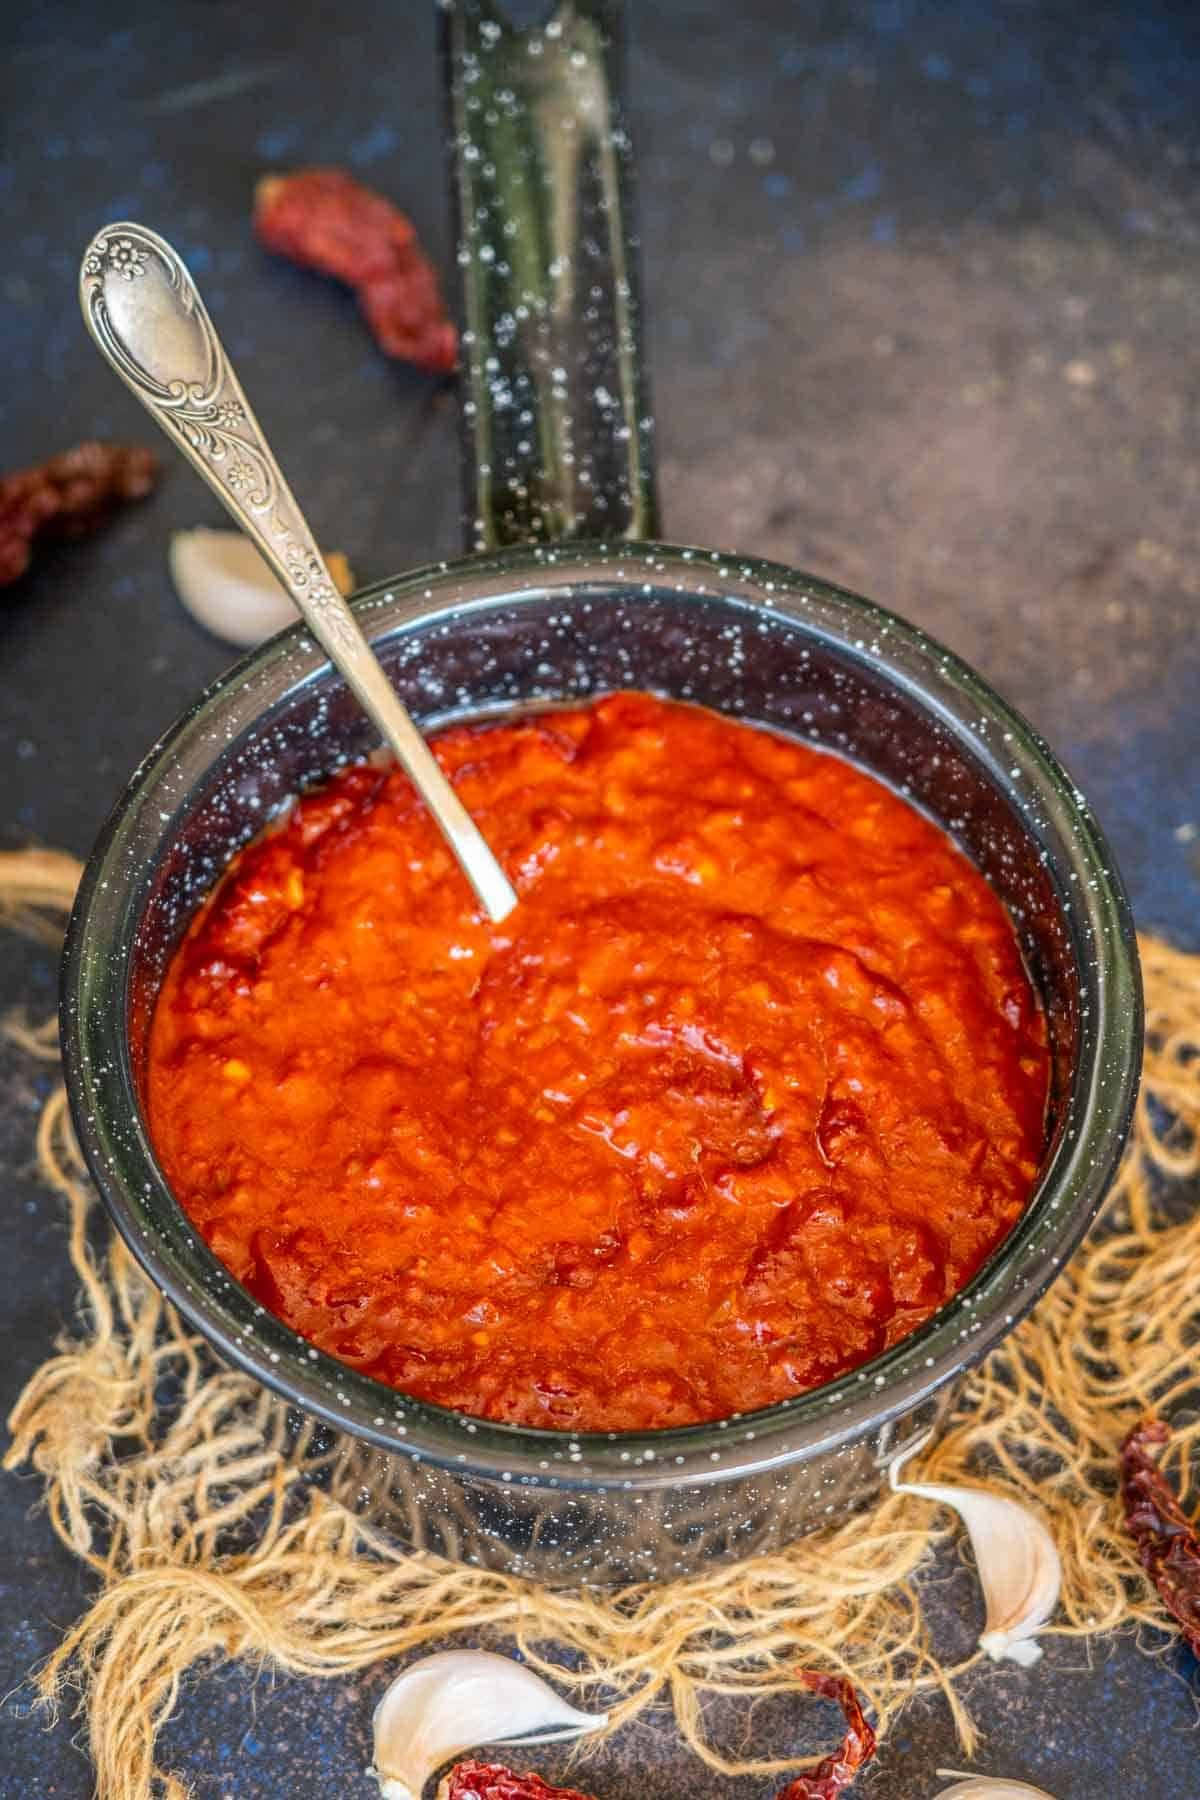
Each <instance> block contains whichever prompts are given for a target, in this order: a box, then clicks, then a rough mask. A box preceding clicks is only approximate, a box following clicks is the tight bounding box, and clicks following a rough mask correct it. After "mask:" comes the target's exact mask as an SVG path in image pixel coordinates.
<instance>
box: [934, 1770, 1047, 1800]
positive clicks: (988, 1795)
mask: <svg viewBox="0 0 1200 1800" xmlns="http://www.w3.org/2000/svg"><path fill="white" fill-rule="evenodd" d="M938 1775H939V1776H940V1777H941V1778H942V1779H943V1780H944V1779H945V1778H946V1777H947V1776H954V1775H960V1772H959V1770H958V1769H939V1770H938ZM934 1800H1054V1795H1053V1794H1048V1793H1047V1792H1046V1790H1045V1788H1039V1787H1030V1785H1029V1783H1028V1782H1027V1781H1006V1780H1005V1779H1004V1777H1003V1776H997V1775H960V1778H959V1779H958V1780H957V1781H956V1782H955V1783H954V1786H953V1787H948V1788H942V1790H941V1792H940V1793H938V1794H936V1795H935V1796H934Z"/></svg>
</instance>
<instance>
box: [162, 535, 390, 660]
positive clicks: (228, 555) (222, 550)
mask: <svg viewBox="0 0 1200 1800" xmlns="http://www.w3.org/2000/svg"><path fill="white" fill-rule="evenodd" d="M167 562H168V566H169V568H170V571H171V580H172V581H173V582H174V584H175V592H176V593H177V594H178V595H179V598H180V600H181V601H182V602H183V605H184V607H185V608H186V609H187V611H188V612H190V613H191V615H192V617H193V618H194V619H196V620H197V621H198V622H199V623H200V624H201V625H203V626H204V627H205V629H206V630H208V631H211V632H212V633H213V634H214V636H216V637H219V638H224V639H225V641H226V642H227V643H230V644H238V645H240V646H241V647H242V648H249V646H251V645H252V644H261V643H262V641H263V639H264V638H268V637H272V636H273V635H274V634H275V632H277V631H282V630H283V628H284V626H285V625H294V624H295V622H296V620H297V619H298V618H299V616H300V615H299V613H298V612H297V611H296V608H295V606H294V605H293V604H292V601H291V600H290V599H289V597H288V595H287V593H286V591H285V589H284V588H283V587H282V586H281V584H280V582H279V581H278V580H277V579H276V577H275V576H274V575H273V574H272V572H271V570H270V569H269V568H268V566H267V564H266V562H265V560H264V558H263V557H262V555H261V554H260V553H259V551H258V550H257V549H256V548H255V546H254V545H253V544H252V543H251V542H250V539H249V538H248V537H246V536H245V534H244V533H243V532H241V531H212V530H210V529H209V528H208V526H206V525H198V526H197V527H196V528H195V530H194V531H176V532H174V533H173V534H172V537H171V542H170V546H169V548H168V551H167ZM325 562H326V566H327V567H328V569H329V573H330V575H331V576H332V577H333V581H334V585H335V586H336V587H337V588H338V590H339V592H340V593H343V594H346V593H349V592H350V591H351V590H352V588H353V586H354V578H353V576H352V575H351V573H350V566H349V564H348V563H347V561H346V559H345V557H344V556H343V555H342V554H341V552H340V551H337V550H334V551H331V552H330V553H329V554H328V555H327V556H326V558H325Z"/></svg>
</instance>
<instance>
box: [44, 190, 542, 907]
mask: <svg viewBox="0 0 1200 1800" xmlns="http://www.w3.org/2000/svg"><path fill="white" fill-rule="evenodd" d="M79 298H80V304H81V305H82V307H83V316H84V319H85V321H86V323H87V327H88V330H89V331H90V332H91V334H92V336H93V338H94V339H95V340H96V343H97V344H98V345H99V347H100V350H101V352H102V354H103V355H104V356H105V357H107V359H108V361H109V362H110V363H111V364H112V366H113V368H114V369H115V370H116V371H117V374H118V375H120V376H121V378H122V380H123V381H125V383H126V384H127V385H128V386H129V387H130V388H131V389H132V390H133V392H134V393H135V394H136V395H137V397H138V399H139V400H140V401H141V402H142V405H143V406H144V407H145V408H146V410H147V411H148V412H149V413H150V414H151V415H152V417H153V418H154V419H155V420H156V421H157V423H158V424H159V425H161V427H162V429H163V430H164V431H165V432H166V433H167V435H168V437H171V438H173V439H174V440H175V443H176V444H177V445H178V446H179V448H180V450H182V452H183V454H184V455H185V456H186V457H187V459H188V461H189V462H190V463H192V465H193V467H195V468H196V469H197V470H198V471H199V472H200V474H201V475H203V477H204V479H205V480H206V481H207V482H208V484H209V486H210V487H211V488H213V489H214V491H215V492H216V493H217V494H219V495H220V497H221V499H222V500H223V501H224V503H225V505H226V507H227V508H228V509H229V511H230V512H231V513H232V515H233V517H234V518H235V519H236V520H237V523H238V524H239V525H240V526H241V527H242V530H243V531H245V532H246V533H247V534H248V535H249V536H250V537H251V538H253V540H254V542H255V543H256V544H257V545H258V547H259V549H260V550H261V551H262V553H263V555H264V556H265V557H266V559H267V561H268V562H269V563H270V565H271V567H272V568H273V569H274V570H275V573H276V574H277V575H278V577H279V579H280V581H282V582H283V584H284V586H285V587H286V588H287V590H288V593H289V594H290V595H291V597H292V599H293V600H294V601H295V603H296V606H297V607H298V608H299V610H300V612H301V613H302V614H303V616H304V619H305V622H306V623H307V625H308V627H309V630H310V631H311V632H312V634H313V636H314V637H315V638H316V640H317V642H318V643H319V644H320V645H321V647H322V649H323V650H325V651H326V652H327V654H328V655H329V657H330V659H331V661H332V662H333V663H335V664H336V666H337V668H338V669H339V670H340V671H341V673H342V675H343V676H344V677H345V679H346V682H347V684H348V686H349V687H350V689H351V691H352V693H353V694H354V695H355V697H356V698H357V699H358V701H359V702H360V704H361V705H362V707H363V709H364V711H365V712H366V713H367V714H368V715H369V717H370V718H371V719H372V720H373V721H374V723H375V724H376V725H377V726H378V728H379V730H380V732H381V733H382V735H383V738H384V740H385V742H386V743H388V744H390V745H391V747H392V749H393V750H394V751H395V753H396V755H397V756H398V757H399V759H400V761H401V763H402V764H403V766H404V768H405V769H406V770H407V772H408V774H409V776H410V778H411V780H412V782H413V785H414V786H415V787H416V788H417V791H418V792H419V793H420V795H421V798H422V799H423V800H424V802H425V804H426V806H428V808H429V810H430V812H431V813H432V814H433V816H434V818H435V820H436V821H437V823H438V825H439V827H440V828H441V830H442V832H443V834H444V836H445V838H446V841H447V842H448V843H449V845H450V848H451V849H452V850H453V851H454V854H455V856H456V857H457V858H458V860H459V863H460V864H461V866H462V869H463V873H464V874H465V875H466V877H467V879H468V880H469V881H470V883H471V885H472V887H473V888H474V889H475V892H476V894H477V895H478V896H479V899H480V902H481V904H482V905H483V907H484V909H485V911H486V912H487V913H488V915H489V917H490V918H492V919H494V920H500V919H503V918H504V917H505V916H506V915H507V914H508V913H509V912H511V911H512V909H513V907H514V906H515V905H516V903H517V896H516V894H515V893H514V892H513V889H512V887H511V885H510V883H509V881H508V878H507V876H506V875H505V873H504V871H503V869H502V868H501V867H500V864H499V863H498V862H497V860H496V858H495V856H494V855H493V854H492V852H491V850H490V849H489V848H488V846H487V844H486V843H485V841H484V839H483V837H482V835H481V834H480V831H479V828H478V826H477V825H476V824H475V822H474V820H473V819H472V818H471V817H470V815H469V813H468V812H467V811H466V808H465V807H464V806H463V804H462V802H461V801H460V800H459V798H458V796H457V794H456V793H455V792H454V789H453V788H452V787H451V786H450V783H449V782H448V781H447V779H446V777H445V776H444V775H443V773H442V771H441V769H440V767H439V766H438V763H437V762H436V760H435V758H434V756H433V754H432V752H431V751H430V749H429V746H428V744H426V742H425V740H424V738H423V737H422V736H421V734H420V732H419V731H418V730H417V728H416V726H415V725H414V724H413V722H412V719H411V718H410V717H409V714H408V712H407V710H406V708H405V707H404V705H403V703H402V702H401V701H400V699H399V698H398V697H397V695H396V693H395V692H394V690H393V688H392V686H391V683H390V682H389V681H388V678H387V676H386V675H385V674H384V672H383V669H382V668H381V666H380V664H379V663H378V661H377V660H376V658H375V654H374V652H373V651H372V649H371V647H370V645H369V644H368V643H367V640H366V638H365V637H364V636H363V634H362V631H361V629H360V627H359V624H358V621H357V619H356V618H355V617H354V614H353V613H352V612H351V610H350V608H349V607H348V606H347V604H346V602H345V600H343V598H342V596H341V595H340V594H339V593H338V591H337V589H336V588H335V587H334V585H333V582H332V581H331V580H330V578H329V574H328V571H327V570H326V567H325V563H324V561H323V559H322V557H321V554H320V551H319V550H318V549H317V546H316V543H315V541H314V539H313V535H312V533H311V531H310V530H309V528H308V525H307V524H306V522H305V519H304V515H303V513H302V512H301V511H300V508H299V507H298V506H297V504H296V501H295V498H294V497H293V495H292V491H291V489H290V488H289V487H288V484H287V482H286V481H285V480H284V478H283V473H282V471H281V470H280V468H279V465H278V463H277V462H276V460H275V457H274V455H273V454H272V452H271V449H270V447H269V445H268V443H267V440H266V438H265V437H264V435H263V432H262V428H261V426H260V425H259V423H258V420H257V419H256V418H255V416H254V414H253V412H252V411H251V409H250V406H249V404H248V402H247V400H246V396H245V394H244V393H243V392H242V388H241V383H240V382H239V381H238V378H237V376H236V375H235V374H234V372H233V369H232V368H231V366H230V363H229V359H228V358H227V356H226V355H225V351H224V349H223V348H222V345H221V343H220V340H219V339H218V337H217V334H216V332H215V331H214V329H213V324H212V320H211V319H210V318H209V316H208V314H207V312H206V311H205V309H204V303H203V301H202V300H201V298H200V295H199V293H198V292H197V290H196V285H195V283H194V282H193V280H192V278H191V276H190V275H189V274H188V271H187V269H186V268H185V267H184V265H183V262H182V261H181V260H180V258H179V256H178V255H177V253H176V252H175V251H174V250H173V249H172V248H171V246H170V244H168V243H167V242H166V241H165V240H164V239H163V238H160V237H159V236H158V235H157V234H156V233H155V232H153V231H148V230H147V229H146V227H145V226H144V225H132V224H118V225H109V226H106V227H105V229H104V230H103V231H101V232H98V233H97V235H96V236H95V237H94V238H93V239H92V241H91V243H90V244H89V245H88V248H87V251H86V253H85V255H84V259H83V267H82V269H81V270H80V276H79Z"/></svg>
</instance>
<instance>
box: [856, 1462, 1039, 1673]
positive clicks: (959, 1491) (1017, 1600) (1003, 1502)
mask: <svg viewBox="0 0 1200 1800" xmlns="http://www.w3.org/2000/svg"><path fill="white" fill-rule="evenodd" d="M920 1448H921V1445H920V1444H916V1445H913V1446H912V1447H911V1448H909V1449H908V1450H906V1451H905V1453H904V1455H903V1456H901V1457H898V1458H897V1459H896V1461H895V1462H893V1463H892V1465H891V1467H890V1468H889V1470H888V1476H889V1479H890V1481H891V1484H892V1487H893V1489H894V1490H895V1492H896V1493H898V1494H918V1495H920V1496H921V1498H922V1499H925V1500H935V1501H937V1502H938V1503H939V1504H940V1505H942V1506H950V1507H953V1509H954V1511H955V1512H956V1513H957V1514H958V1515H959V1517H960V1518H961V1520H962V1521H963V1524H964V1525H965V1526H966V1528H967V1534H968V1536H969V1537H970V1539H971V1546H972V1548H973V1549H974V1551H975V1565H976V1568H977V1569H978V1571H979V1582H980V1586H981V1587H982V1588H983V1598H984V1604H985V1606H986V1608H987V1619H986V1621H985V1623H984V1629H983V1634H982V1636H981V1637H980V1639H979V1648H980V1649H981V1650H983V1651H985V1652H986V1654H987V1655H988V1656H990V1657H991V1658H992V1660H993V1661H994V1662H1001V1661H1003V1660H1004V1659H1005V1658H1007V1659H1008V1661H1010V1662H1015V1663H1020V1664H1021V1666H1022V1667H1023V1668H1029V1666H1030V1665H1031V1664H1032V1663H1035V1662H1037V1660H1038V1658H1039V1657H1040V1656H1041V1654H1042V1650H1041V1645H1040V1644H1038V1643H1035V1642H1034V1639H1035V1638H1036V1636H1037V1633H1038V1632H1039V1631H1040V1630H1041V1629H1042V1627H1043V1625H1045V1623H1046V1621H1047V1619H1049V1617H1050V1615H1051V1613H1052V1612H1053V1611H1054V1609H1055V1607H1056V1606H1057V1605H1058V1595H1059V1590H1060V1588H1061V1587H1062V1561H1061V1559H1060V1557H1059V1554H1058V1549H1057V1547H1056V1545H1055V1542H1054V1539H1053V1538H1052V1537H1051V1536H1050V1533H1049V1532H1048V1531H1047V1530H1046V1527H1045V1526H1044V1525H1043V1524H1042V1521H1041V1520H1040V1519H1039V1518H1038V1517H1037V1516H1036V1515H1035V1514H1034V1513H1031V1512H1030V1511H1029V1509H1028V1507H1025V1506H1022V1505H1021V1504H1020V1502H1019V1501H1017V1500H1011V1499H1009V1497H1008V1495H1007V1494H991V1493H988V1492H987V1490H986V1489H984V1488H973V1487H951V1486H949V1485H941V1484H937V1483H932V1482H916V1481H901V1480H900V1478H899V1471H900V1468H901V1466H902V1465H903V1464H904V1463H905V1462H907V1461H908V1459H909V1458H910V1457H911V1456H913V1455H914V1454H915V1453H916V1452H917V1451H918V1450H919V1449H920Z"/></svg>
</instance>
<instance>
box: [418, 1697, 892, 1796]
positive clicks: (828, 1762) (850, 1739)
mask: <svg viewBox="0 0 1200 1800" xmlns="http://www.w3.org/2000/svg"><path fill="white" fill-rule="evenodd" d="M798 1679H799V1680H800V1681H801V1682H802V1683H803V1685H804V1686H805V1687H806V1688H807V1689H808V1690H809V1692H810V1693H812V1694H819V1695H820V1696H821V1698H822V1699H823V1700H833V1701H836V1703H837V1704H838V1706H840V1707H841V1709H842V1713H843V1715H844V1717H845V1720H846V1735H845V1737H844V1738H843V1739H842V1743H841V1746H840V1748H839V1749H837V1750H835V1751H833V1752H832V1753H831V1754H830V1755H829V1756H826V1757H824V1758H823V1760H822V1761H821V1762H819V1763H818V1764H817V1766H816V1768H815V1769H811V1770H809V1772H808V1773H807V1774H806V1775H797V1776H796V1778H795V1780H794V1781H789V1783H788V1785H787V1786H786V1787H785V1788H782V1789H781V1790H780V1792H779V1794H778V1795H777V1796H776V1800H837V1796H838V1795H839V1794H841V1793H844V1792H845V1790H846V1789H847V1788H848V1787H849V1786H850V1785H851V1783H852V1782H853V1781H854V1779H855V1776H856V1775H857V1774H858V1772H859V1770H860V1769H863V1768H865V1767H866V1765H867V1764H868V1763H869V1762H870V1760H871V1758H872V1757H873V1756H874V1754H875V1733H874V1732H873V1731H872V1729H871V1727H870V1725H868V1723H867V1721H866V1719H865V1718H864V1717H863V1710H862V1707H861V1705H860V1704H859V1699H858V1695H857V1694H856V1693H855V1691H854V1687H853V1684H852V1683H851V1682H849V1681H847V1680H846V1678H845V1676H844V1675H826V1674H823V1673H822V1672H821V1671H819V1670H817V1669H801V1670H799V1671H798ZM437 1800H588V1796H587V1795H586V1794H579V1793H577V1792H576V1791H575V1789H574V1788H556V1787H549V1786H548V1785H547V1784H546V1782H544V1781H543V1780H542V1778H541V1776H540V1775H516V1774H514V1773H513V1771H512V1770H511V1769H506V1768H504V1767H502V1765H501V1764H499V1763H480V1762H463V1763H457V1764H456V1765H455V1767H454V1768H453V1769H451V1771H450V1773H449V1774H448V1775H447V1776H446V1777H445V1779H444V1780H443V1781H442V1783H441V1786H440V1787H439V1788H438V1794H437Z"/></svg>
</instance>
